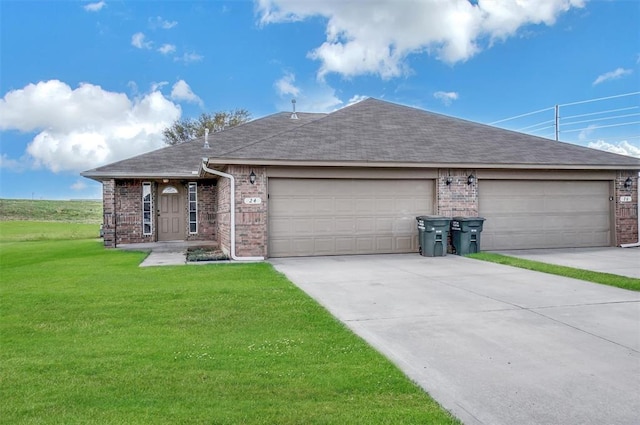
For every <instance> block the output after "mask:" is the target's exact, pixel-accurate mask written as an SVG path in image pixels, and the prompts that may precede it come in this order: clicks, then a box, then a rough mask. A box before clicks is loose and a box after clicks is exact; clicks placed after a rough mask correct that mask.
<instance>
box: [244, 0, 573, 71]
mask: <svg viewBox="0 0 640 425" xmlns="http://www.w3.org/2000/svg"><path fill="white" fill-rule="evenodd" d="M584 2H585V0H519V1H517V2H516V1H482V2H471V1H469V0H447V1H435V0H430V1H420V2H419V1H411V2H402V3H398V1H397V0H370V1H367V2H366V4H363V2H360V1H344V0H317V1H299V0H258V6H257V11H258V15H259V21H260V24H262V25H267V24H273V23H281V22H293V21H302V20H305V19H309V18H312V17H317V16H319V17H322V18H325V19H326V41H325V42H324V43H322V44H321V45H320V46H318V47H316V48H315V49H314V50H312V51H311V52H309V54H308V56H309V57H310V58H312V59H315V60H318V61H319V62H320V64H321V65H320V69H319V71H318V77H319V78H320V79H322V78H323V77H324V76H325V75H326V74H328V73H338V74H341V75H343V76H346V77H350V76H356V75H362V74H377V75H380V76H381V77H382V78H391V77H397V76H400V75H403V74H406V73H407V72H408V68H407V65H406V63H405V59H406V58H407V56H408V55H410V54H422V53H428V54H431V55H434V56H436V57H437V58H438V59H439V60H442V61H444V62H447V63H450V64H453V63H456V62H460V61H465V60H467V59H469V58H471V57H472V56H474V55H475V54H477V53H478V52H480V51H481V50H482V49H483V48H485V47H487V46H490V45H491V44H493V43H494V42H495V41H499V40H504V39H506V38H508V37H511V36H514V35H516V34H517V33H518V31H519V30H520V29H521V28H523V27H526V26H527V25H532V24H533V25H538V24H544V25H553V24H554V23H555V21H556V19H557V18H558V16H560V15H561V14H562V13H565V12H567V11H568V10H570V9H571V8H580V7H583V6H584Z"/></svg>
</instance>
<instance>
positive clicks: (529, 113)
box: [489, 106, 555, 125]
mask: <svg viewBox="0 0 640 425" xmlns="http://www.w3.org/2000/svg"><path fill="white" fill-rule="evenodd" d="M554 108H555V106H552V107H550V108H545V109H540V110H539V111H533V112H528V113H526V114H522V115H516V116H515V117H511V118H505V119H503V120H498V121H494V122H490V123H489V125H494V124H498V123H500V122H505V121H511V120H515V119H516V118H522V117H526V116H529V115H534V114H539V113H540V112H544V111H550V110H552V109H554Z"/></svg>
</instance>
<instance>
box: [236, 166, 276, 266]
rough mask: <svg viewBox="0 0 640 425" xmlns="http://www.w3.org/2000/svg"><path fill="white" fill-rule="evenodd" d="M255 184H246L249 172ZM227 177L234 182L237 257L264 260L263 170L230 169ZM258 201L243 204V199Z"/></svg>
mask: <svg viewBox="0 0 640 425" xmlns="http://www.w3.org/2000/svg"><path fill="white" fill-rule="evenodd" d="M252 171H253V172H254V173H255V175H256V182H255V184H251V182H250V181H249V175H250V174H251V172H252ZM227 172H228V173H229V174H232V175H233V176H234V177H235V179H236V193H235V196H236V229H235V230H236V255H237V256H238V257H264V256H266V255H267V184H266V183H267V179H266V169H265V168H264V167H254V166H237V165H234V166H231V167H229V171H227ZM250 198H254V199H260V203H251V204H246V203H245V202H244V201H245V199H250Z"/></svg>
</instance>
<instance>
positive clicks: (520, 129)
mask: <svg viewBox="0 0 640 425" xmlns="http://www.w3.org/2000/svg"><path fill="white" fill-rule="evenodd" d="M554 122H555V121H554V120H549V121H542V122H539V123H537V124H533V125H528V126H526V127H522V128H519V129H517V130H516V131H524V130H529V129H530V128H533V127H537V126H539V125H543V124H550V123H554Z"/></svg>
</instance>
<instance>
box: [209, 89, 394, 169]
mask: <svg viewBox="0 0 640 425" xmlns="http://www.w3.org/2000/svg"><path fill="white" fill-rule="evenodd" d="M369 101H378V102H383V103H388V104H390V105H393V103H391V102H385V101H381V100H379V99H376V98H373V97H367V98H366V99H363V100H361V101H359V102H355V103H352V104H350V105H346V106H344V107H342V108H340V109H336V110H335V111H332V112H298V114H313V115H316V114H317V115H322V116H321V117H318V118H317V119H315V120H311V121H309V122H305V123H303V124H300V125H297V126H295V127H293V128H288V129H286V130H283V131H281V132H279V133H275V134H270V135H268V136H266V137H264V138H262V139H260V140H256V141H255V142H253V143H248V144H246V145H244V146H242V147H238V148H235V149H231V150H229V151H227V152H223V153H221V154H220V155H219V156H223V155H228V154H230V153H233V152H237V151H239V150H242V149H244V148H247V147H250V146H255V145H257V144H258V143H262V142H266V141H268V140H270V139H273V138H274V137H276V136H281V135H283V134H286V133H288V132H290V131H293V130H298V129H301V128H303V127H305V126H307V125H311V124H315V123H317V122H318V121H322V120H324V119H329V118H330V117H331V116H332V115H333V114H335V113H338V112H341V111H344V110H346V109H351V108H353V107H355V106H357V105H361V104H364V103H366V102H369ZM281 113H287V112H278V113H276V114H272V115H269V116H273V115H278V114H281Z"/></svg>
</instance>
